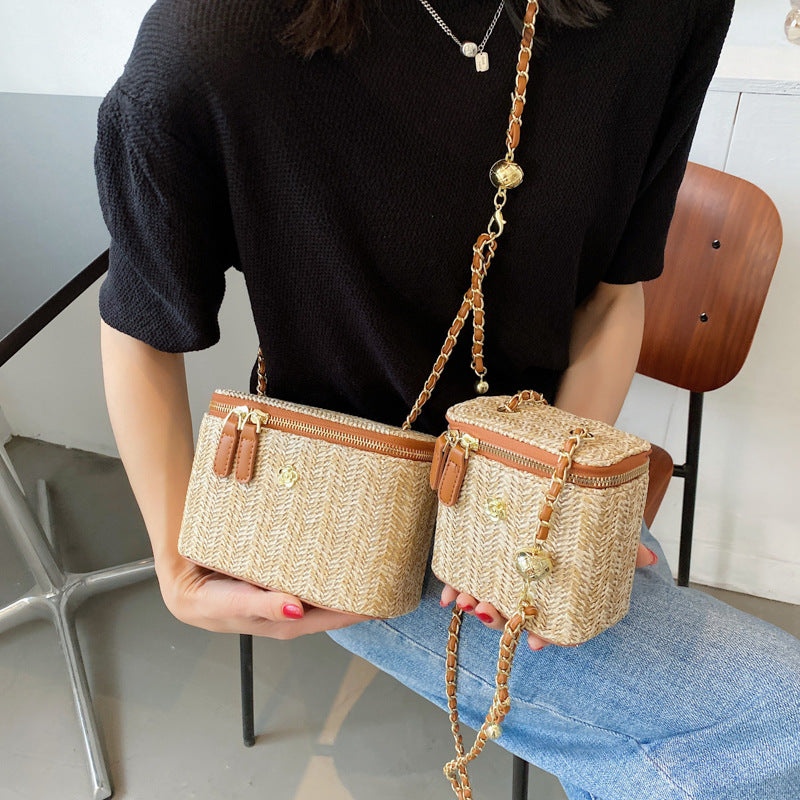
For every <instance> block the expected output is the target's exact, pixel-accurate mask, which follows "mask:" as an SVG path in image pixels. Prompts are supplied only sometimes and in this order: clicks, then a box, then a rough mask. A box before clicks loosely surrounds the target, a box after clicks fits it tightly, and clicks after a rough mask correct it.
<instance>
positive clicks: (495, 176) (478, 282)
mask: <svg viewBox="0 0 800 800" xmlns="http://www.w3.org/2000/svg"><path fill="white" fill-rule="evenodd" d="M538 12H539V3H538V2H537V0H529V1H528V5H527V7H526V9H525V17H524V19H523V26H522V40H521V41H520V46H519V56H518V57H517V71H516V77H515V79H514V91H513V92H512V93H511V113H510V114H509V117H508V128H507V130H506V154H505V156H504V157H503V158H502V159H500V160H499V161H497V162H495V163H494V164H493V165H492V169H491V172H490V175H491V179H492V183H493V184H494V185H495V186H496V187H497V192H496V193H495V196H494V213H493V214H492V216H491V219H490V220H489V225H488V226H487V229H486V232H485V233H482V234H481V235H480V236H479V237H478V239H477V241H476V242H475V244H474V245H473V246H472V267H471V272H472V280H471V283H470V287H469V289H468V290H467V292H466V294H465V295H464V299H463V300H462V301H461V307H460V308H459V309H458V313H457V314H456V317H455V319H454V320H453V323H452V325H451V326H450V330H449V331H448V332H447V337H446V338H445V340H444V344H443V345H442V349H441V350H440V351H439V355H438V357H437V358H436V361H435V362H434V365H433V368H432V369H431V373H430V375H429V376H428V379H427V380H426V381H425V385H424V387H423V388H422V391H421V392H420V393H419V396H418V397H417V399H416V401H415V402H414V405H413V406H412V408H411V411H410V412H409V413H408V416H407V417H406V419H405V422H403V426H402V427H403V430H408V429H409V428H410V427H411V425H412V424H413V422H414V420H416V418H417V417H418V416H419V413H420V411H421V410H422V407H423V406H424V405H425V403H426V402H427V401H428V400H429V399H430V396H431V393H432V392H433V388H434V387H435V386H436V384H437V383H438V381H439V378H440V377H441V375H442V371H443V370H444V367H445V365H446V364H447V361H448V359H449V358H450V354H451V353H452V352H453V348H454V347H455V346H456V342H457V341H458V335H459V334H460V333H461V330H462V328H463V327H464V325H465V324H466V322H467V317H468V316H469V314H470V312H472V365H471V366H472V369H473V370H474V372H475V374H476V375H477V377H478V381H477V383H476V385H475V389H476V391H477V392H478V393H479V394H486V392H487V391H489V384H488V383H487V382H486V365H485V364H484V361H483V339H484V335H483V327H484V318H485V314H484V308H483V279H484V278H485V277H486V272H487V270H488V269H489V264H490V263H491V261H492V257H493V256H494V254H495V251H496V250H497V239H498V238H499V237H500V235H501V234H502V233H503V228H504V227H505V219H504V218H503V206H505V203H506V194H507V192H508V190H509V189H513V188H515V187H516V186H519V184H520V183H521V182H522V168H521V167H520V166H519V164H517V163H516V162H515V161H514V151H515V150H516V148H517V145H518V144H519V132H520V126H521V125H522V110H523V109H524V108H525V90H526V88H527V86H528V70H529V67H530V59H531V43H532V42H533V36H534V33H535V31H536V27H535V24H536V15H537V14H538ZM266 392H267V378H266V367H265V364H264V355H263V353H262V351H261V348H260V347H259V348H258V394H259V395H262V396H264V395H266Z"/></svg>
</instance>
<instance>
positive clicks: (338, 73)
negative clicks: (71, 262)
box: [96, 0, 732, 432]
mask: <svg viewBox="0 0 800 800" xmlns="http://www.w3.org/2000/svg"><path fill="white" fill-rule="evenodd" d="M271 6H273V4H269V3H263V0H224V2H223V0H210V1H209V2H207V3H194V2H191V1H190V0H157V1H156V3H155V5H154V6H153V7H152V8H151V10H150V11H149V12H148V14H147V16H146V17H145V20H144V22H143V24H142V27H141V29H140V32H139V36H138V38H137V41H136V44H135V46H134V50H133V53H132V54H131V58H130V59H129V61H128V63H127V65H126V68H125V71H124V73H123V75H122V76H121V77H120V79H119V80H118V81H117V83H116V84H115V86H114V87H113V88H112V90H111V92H110V93H109V94H108V96H107V97H106V98H105V100H104V102H103V104H102V106H101V109H100V114H99V119H98V141H97V149H96V170H97V178H98V187H99V192H100V200H101V207H102V209H103V213H104V216H105V219H106V222H107V225H108V227H109V231H110V233H111V237H112V242H111V251H110V253H111V259H110V268H109V274H108V277H107V278H106V280H105V282H104V283H103V285H102V288H101V295H100V313H101V316H102V317H103V319H104V320H105V321H106V322H108V323H109V324H110V325H111V326H112V327H115V328H117V329H118V330H121V331H123V332H125V333H128V334H130V335H131V336H134V337H136V338H139V339H141V340H142V341H145V342H147V343H149V344H151V345H152V346H154V347H156V348H158V349H161V350H167V351H185V350H194V349H200V348H204V347H208V346H210V345H212V344H214V343H215V342H216V341H217V340H218V338H219V329H218V325H217V313H218V310H219V306H220V303H221V301H222V297H223V294H224V290H225V271H226V269H228V268H229V267H231V266H234V267H235V268H237V269H239V270H241V272H242V273H243V275H244V278H245V281H246V284H247V289H248V293H249V297H250V302H251V308H252V312H253V317H254V320H255V325H256V329H257V332H258V337H259V342H260V344H261V345H262V347H263V348H264V350H265V353H266V357H267V367H268V375H269V380H270V383H269V393H270V394H272V395H273V396H277V397H282V398H285V399H289V400H295V401H299V402H304V403H308V404H311V405H321V406H326V407H329V408H335V409H339V410H342V411H346V412H349V413H355V414H360V415H362V416H367V417H373V418H376V419H381V420H385V421H387V422H393V423H399V422H400V421H401V420H402V419H403V418H404V416H405V414H406V413H407V411H408V409H409V408H410V406H411V404H412V403H413V401H414V398H415V397H416V394H417V392H418V391H419V389H420V388H421V386H422V384H423V382H424V381H425V378H426V377H427V374H428V371H429V369H430V366H431V364H432V362H433V359H434V358H435V356H436V354H437V353H438V350H439V347H440V346H441V343H442V341H443V338H444V334H445V332H446V330H447V328H448V326H449V324H450V322H451V320H452V317H453V315H454V313H455V310H456V309H457V308H458V305H459V301H460V298H461V295H462V294H463V292H464V290H465V289H466V288H467V286H468V283H469V265H470V262H471V248H472V243H473V242H474V241H475V239H476V237H477V235H478V234H479V233H480V232H481V231H482V230H485V228H486V225H487V223H488V220H489V216H490V212H491V210H492V196H493V187H492V186H491V184H490V182H489V180H488V168H489V166H490V165H491V164H492V163H493V162H494V161H495V160H497V159H498V158H501V157H502V156H503V155H504V152H505V147H504V134H505V127H506V124H507V118H508V111H509V93H510V90H511V86H512V82H513V76H514V65H515V63H516V56H517V50H518V45H519V37H518V33H517V32H516V31H515V30H514V29H513V26H512V25H511V23H510V21H509V20H507V19H506V18H505V16H503V17H501V19H500V20H499V21H498V24H497V26H496V28H495V30H494V32H493V33H492V36H491V38H490V40H489V42H488V43H487V46H486V49H487V52H488V53H489V56H490V69H489V71H488V72H485V73H476V72H475V70H474V67H473V66H472V64H471V62H470V61H469V60H468V59H465V58H464V57H463V56H462V55H461V54H460V53H459V51H458V48H457V47H456V46H455V45H454V44H453V42H452V41H450V40H449V39H448V38H447V37H446V36H445V35H444V34H443V32H442V30H441V29H440V28H439V27H438V25H437V24H436V23H435V22H434V21H433V20H432V18H431V17H430V15H429V14H428V12H427V11H426V10H425V9H424V8H423V7H422V5H421V4H420V3H419V2H418V0H384V2H383V3H382V4H381V5H380V9H373V11H372V13H371V15H370V18H369V29H370V33H369V35H368V36H364V37H362V39H361V40H360V41H359V43H358V44H357V46H356V47H355V49H354V50H353V51H352V53H351V54H349V55H348V56H346V57H343V58H342V57H334V56H332V55H331V54H329V53H327V52H322V53H319V54H317V55H315V56H314V57H313V58H312V59H310V60H307V61H304V60H301V59H299V58H298V57H296V56H293V55H291V54H289V53H287V52H286V51H285V50H284V49H282V48H281V47H280V46H279V45H278V44H276V42H275V35H274V34H275V33H276V31H277V30H279V28H280V26H281V24H282V22H283V21H282V20H280V19H276V18H275V16H274V15H275V13H276V12H274V11H270V7H271ZM434 6H435V8H436V10H437V11H438V12H439V13H440V14H441V15H442V17H443V18H444V19H445V21H447V22H448V24H450V26H451V27H453V28H454V30H456V31H457V33H458V32H459V31H460V32H461V35H462V36H466V35H467V34H470V35H472V36H475V35H476V34H475V33H474V32H475V31H478V30H485V27H486V25H487V24H488V21H489V20H490V19H491V15H492V13H493V9H494V7H495V4H494V3H491V2H489V0H438V2H437V3H435V4H434ZM610 6H611V13H610V14H609V15H608V17H607V18H606V19H605V20H603V22H601V23H600V24H599V25H597V26H596V27H594V28H592V29H589V30H581V31H575V30H567V29H563V28H559V27H556V26H554V25H550V24H548V22H547V21H546V20H542V21H540V23H539V24H538V26H537V28H538V31H537V42H538V41H539V40H541V41H543V42H544V44H543V45H537V47H536V49H535V52H534V57H533V58H532V62H531V70H530V81H529V85H528V91H527V102H526V107H525V111H524V114H523V125H522V135H521V143H520V145H519V147H518V149H517V152H516V158H517V160H518V162H519V163H520V164H521V165H522V167H523V169H524V170H525V179H524V181H523V184H522V185H521V186H520V187H519V188H517V189H515V190H513V192H511V193H510V194H509V200H508V203H507V205H506V208H505V216H506V220H507V225H506V229H505V231H504V234H503V236H502V237H501V239H500V240H499V241H498V250H497V255H496V257H495V259H494V261H493V263H492V267H491V272H490V274H489V275H488V276H487V278H486V281H485V285H484V289H485V293H486V320H487V321H486V359H487V362H486V363H487V366H488V369H489V376H488V377H489V381H490V385H491V391H492V392H493V393H506V392H509V393H510V392H514V391H516V390H517V389H519V388H521V387H526V388H528V387H530V388H537V389H539V390H540V391H543V392H544V393H545V394H546V395H549V396H550V397H551V398H552V396H553V394H554V393H555V390H556V388H557V386H558V381H559V379H560V376H561V374H562V373H563V371H564V369H565V368H566V366H567V364H568V348H569V335H570V329H571V324H572V316H573V313H574V309H575V307H576V305H577V304H578V303H580V302H581V300H582V299H583V298H585V297H586V296H587V295H588V294H589V293H590V292H591V291H592V289H593V288H594V287H595V286H596V285H597V283H598V282H600V281H605V282H609V283H631V282H636V281H641V280H649V279H651V278H654V277H656V276H657V275H658V274H659V273H660V272H661V270H662V269H663V252H664V245H665V242H666V235H667V230H668V227H669V223H670V220H671V217H672V213H673V211H674V205H675V198H676V195H677V191H678V187H679V185H680V182H681V180H682V177H683V174H684V170H685V167H686V161H687V158H688V153H689V148H690V145H691V141H692V137H693V135H694V131H695V127H696V124H697V120H698V116H699V112H700V108H701V105H702V102H703V98H704V95H705V92H706V89H707V87H708V83H709V81H710V79H711V76H712V74H713V71H714V68H715V66H716V63H717V59H718V57H719V52H720V49H721V46H722V42H723V39H724V37H725V33H726V31H727V28H728V24H729V21H730V15H731V11H732V2H731V0H667V2H666V3H665V2H664V1H663V0H659V2H656V0H641V2H636V3H634V2H631V0H612V1H611V2H610ZM242 346H251V347H252V348H253V351H255V348H256V346H257V343H256V342H252V343H242ZM469 360H470V355H469V347H468V345H467V343H463V344H460V346H459V347H458V348H457V349H456V353H455V355H454V356H453V358H452V359H451V362H450V364H449V365H448V368H447V371H446V372H445V377H444V378H443V380H442V382H441V384H440V386H439V387H437V389H436V392H435V393H434V396H433V398H432V400H431V401H430V403H429V405H428V406H427V407H426V411H425V413H424V414H423V416H422V418H421V419H420V427H421V428H422V429H427V430H430V431H436V432H438V429H439V428H440V427H441V416H442V414H443V413H444V410H445V409H446V408H447V407H448V406H449V405H451V404H452V403H453V402H457V401H459V400H463V399H465V398H467V397H469V396H471V395H472V393H473V392H472V384H473V381H474V376H473V374H472V373H471V371H470V369H469ZM250 389H251V391H252V390H253V389H254V383H253V376H252V375H251V383H250Z"/></svg>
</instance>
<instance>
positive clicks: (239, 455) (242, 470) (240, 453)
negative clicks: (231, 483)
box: [236, 422, 258, 483]
mask: <svg viewBox="0 0 800 800" xmlns="http://www.w3.org/2000/svg"><path fill="white" fill-rule="evenodd" d="M256 450H258V433H257V432H256V426H255V424H254V423H252V422H247V423H245V425H244V427H243V428H242V431H241V433H240V434H239V446H238V447H237V448H236V480H237V481H239V483H248V482H249V481H250V479H251V478H252V477H253V469H254V468H255V465H256Z"/></svg>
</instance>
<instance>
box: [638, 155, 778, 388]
mask: <svg viewBox="0 0 800 800" xmlns="http://www.w3.org/2000/svg"><path fill="white" fill-rule="evenodd" d="M782 236H783V232H782V228H781V221H780V217H779V215H778V211H777V209H776V208H775V205H774V204H773V202H772V200H770V198H769V197H768V196H767V195H766V194H765V193H764V192H763V191H762V190H761V189H759V188H758V187H757V186H754V185H753V184H752V183H748V182H747V181H745V180H742V179H741V178H736V177H734V176H733V175H728V174H726V173H724V172H719V171H718V170H715V169H710V168H709V167H703V166H700V165H699V164H691V163H690V164H689V165H688V167H687V170H686V175H685V177H684V180H683V183H682V185H681V189H680V192H679V193H678V199H677V205H676V207H675V215H674V217H673V219H672V225H671V226H670V231H669V237H668V239H667V248H666V253H665V267H664V272H663V274H662V275H661V276H660V277H659V278H657V279H656V280H654V281H648V282H647V283H645V285H644V295H645V329H644V339H643V342H642V351H641V355H640V357H639V365H638V367H637V372H640V373H641V374H643V375H648V376H649V377H651V378H657V379H658V380H661V381H665V382H666V383H670V384H672V385H673V386H679V387H681V388H683V389H688V390H689V391H692V392H707V391H711V390H712V389H717V388H719V387H720V386H724V385H725V384H726V383H728V381H730V380H731V379H732V378H733V377H734V376H735V375H736V374H737V373H738V372H739V370H740V369H741V367H742V364H744V360H745V358H746V357H747V353H748V351H749V350H750V345H751V343H752V341H753V335H754V334H755V330H756V325H757V324H758V319H759V317H760V316H761V310H762V308H763V307H764V301H765V299H766V295H767V290H768V289H769V284H770V281H771V280H772V274H773V272H774V271H775V264H776V263H777V261H778V255H779V253H780V249H781V242H782Z"/></svg>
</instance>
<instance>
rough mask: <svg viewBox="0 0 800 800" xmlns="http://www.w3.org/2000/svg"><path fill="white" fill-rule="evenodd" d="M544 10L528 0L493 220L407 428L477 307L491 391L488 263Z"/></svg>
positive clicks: (483, 386) (512, 177)
mask: <svg viewBox="0 0 800 800" xmlns="http://www.w3.org/2000/svg"><path fill="white" fill-rule="evenodd" d="M538 11H539V4H538V2H537V0H529V2H528V5H527V8H526V10H525V18H524V20H523V27H522V41H521V42H520V46H519V56H518V58H517V73H516V77H515V80H514V91H513V92H512V93H511V114H510V115H509V118H508V129H507V131H506V155H505V157H504V158H502V159H501V160H500V161H497V162H496V163H495V164H494V165H493V166H492V170H491V178H492V183H493V184H494V185H495V186H496V187H497V192H496V193H495V196H494V213H493V214H492V217H491V219H490V220H489V225H488V227H487V229H486V232H485V233H482V234H481V235H480V236H479V237H478V239H477V241H476V242H475V244H474V245H473V247H472V282H471V285H470V287H469V289H468V290H467V292H466V294H465V295H464V299H463V300H462V302H461V308H459V309H458V313H457V314H456V317H455V319H454V320H453V324H452V325H451V326H450V330H449V331H448V332H447V337H446V338H445V340H444V344H443V345H442V349H441V350H440V351H439V356H438V357H437V359H436V361H435V363H434V365H433V369H432V370H431V373H430V375H429V376H428V380H426V381H425V386H424V387H423V389H422V391H421V392H420V393H419V396H418V397H417V399H416V401H415V402H414V405H413V407H412V409H411V411H410V412H409V414H408V417H406V420H405V422H404V423H403V428H404V429H408V428H410V427H411V425H412V423H413V422H414V420H415V419H416V418H417V417H418V416H419V412H420V411H421V410H422V406H424V405H425V403H426V402H427V401H428V399H429V398H430V396H431V393H432V392H433V388H434V386H436V384H437V382H438V380H439V378H440V377H441V374H442V370H444V367H445V364H447V361H448V359H449V358H450V354H451V353H452V352H453V348H454V347H455V345H456V341H457V340H458V335H459V333H461V329H462V328H463V327H464V325H465V324H466V321H467V317H468V316H469V314H470V312H472V369H473V370H474V372H475V374H476V375H477V377H478V381H477V384H476V386H475V388H476V391H477V392H478V393H479V394H486V392H487V391H488V390H489V384H488V383H487V382H486V365H485V364H484V362H483V326H484V308H483V279H484V278H485V277H486V272H487V270H488V269H489V264H490V263H491V261H492V257H493V256H494V254H495V251H496V250H497V239H498V238H499V237H500V235H501V234H502V233H503V228H504V226H505V219H504V218H503V206H504V205H505V203H506V193H507V191H508V190H509V189H513V188H514V187H516V186H519V184H520V183H521V182H522V169H521V167H520V166H519V165H518V164H517V163H516V162H515V161H514V151H515V150H516V148H517V145H518V144H519V131H520V126H521V125H522V110H523V108H524V107H525V90H526V88H527V85H528V69H529V67H530V59H531V43H532V42H533V35H534V33H535V23H536V14H537V13H538Z"/></svg>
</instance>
